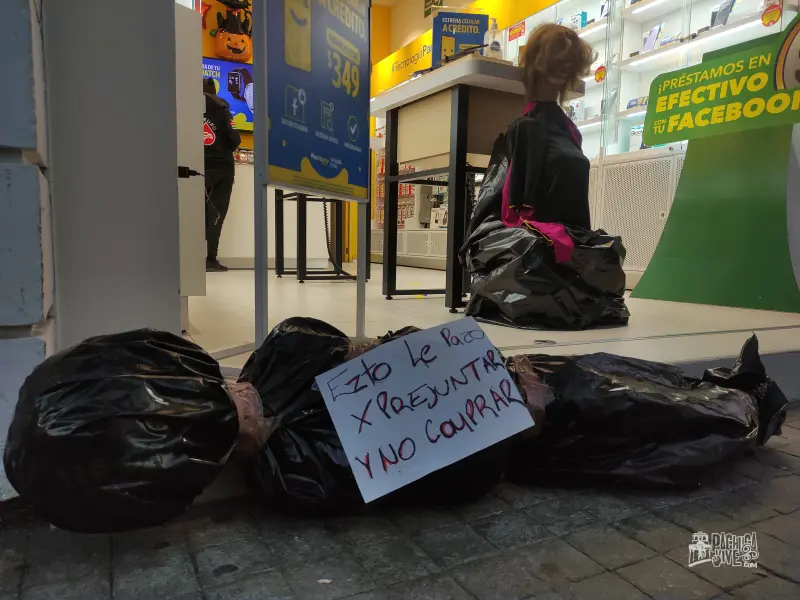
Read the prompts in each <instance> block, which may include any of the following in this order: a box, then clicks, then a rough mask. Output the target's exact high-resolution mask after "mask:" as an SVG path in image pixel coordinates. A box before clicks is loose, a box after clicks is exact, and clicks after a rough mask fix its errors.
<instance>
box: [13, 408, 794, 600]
mask: <svg viewBox="0 0 800 600" xmlns="http://www.w3.org/2000/svg"><path fill="white" fill-rule="evenodd" d="M787 423H788V425H787V426H785V427H784V436H783V437H780V438H773V440H771V441H770V443H769V448H759V449H758V452H757V453H756V454H755V456H753V457H752V458H749V459H746V460H744V461H741V462H739V463H735V464H734V465H731V467H730V468H726V469H725V473H724V474H723V475H722V476H718V477H716V478H714V479H712V480H711V481H709V482H708V484H707V485H705V486H703V487H702V488H700V489H699V490H698V491H696V492H693V493H681V494H674V493H673V494H667V493H652V492H649V493H635V492H632V491H628V490H625V489H621V488H619V489H617V488H615V489H613V490H603V491H600V490H591V489H581V490H574V489H573V490H559V489H544V488H523V487H517V486H514V485H510V484H502V485H501V486H499V487H497V488H495V490H494V491H493V493H491V494H490V495H489V496H487V497H485V498H483V499H482V500H480V501H478V502H476V503H474V504H470V505H466V506H463V505H462V506H448V507H445V506H442V507H436V508H430V509H425V510H422V509H413V510H412V509H404V510H394V511H390V512H381V513H375V514H370V515H368V516H361V517H350V518H339V519H328V520H315V519H308V520H293V519H286V518H281V517H279V516H276V515H274V514H270V512H269V511H268V510H267V509H266V508H265V507H264V506H262V505H260V504H259V502H258V500H256V499H246V500H242V501H228V502H224V503H220V504H214V505H207V506H205V507H203V508H199V509H197V510H195V511H193V512H192V513H191V514H189V515H187V516H186V517H185V518H183V519H181V520H180V521H178V522H175V523H172V524H170V525H168V526H165V527H162V528H159V529H154V530H149V531H141V532H134V533H128V534H122V535H113V536H109V535H96V536H81V535H75V534H68V533H66V532H62V531H57V530H54V529H52V528H50V527H49V526H48V525H46V524H43V523H40V522H37V521H33V520H25V519H22V518H21V517H20V516H19V515H17V516H16V517H15V518H12V519H10V520H7V521H6V522H0V600H112V599H113V600H337V599H345V598H347V599H349V600H462V599H463V600H514V599H538V600H647V599H648V598H652V599H655V600H710V599H713V600H717V599H722V598H728V599H732V600H789V599H791V600H797V599H798V598H800V561H798V560H797V553H798V552H800V411H796V410H795V411H792V412H790V414H789V418H788V421H787ZM698 531H704V532H707V533H721V532H726V533H751V532H755V533H756V539H757V544H758V552H759V556H758V559H757V563H758V567H757V568H755V569H750V568H744V567H731V566H720V567H714V566H712V565H711V564H704V565H700V566H698V567H695V568H689V567H688V557H689V544H690V543H691V541H692V534H693V533H694V532H698Z"/></svg>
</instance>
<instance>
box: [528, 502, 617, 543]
mask: <svg viewBox="0 0 800 600" xmlns="http://www.w3.org/2000/svg"><path fill="white" fill-rule="evenodd" d="M524 511H525V513H526V514H527V515H528V517H529V518H530V519H531V521H532V522H533V523H534V524H536V525H540V526H544V527H546V528H547V529H549V530H550V531H552V532H553V533H554V534H555V535H558V536H562V535H567V534H568V533H572V532H573V531H578V530H579V529H584V528H586V527H591V526H592V525H596V524H598V523H600V522H601V521H602V519H600V517H598V516H597V515H593V514H592V513H590V512H588V511H584V510H579V509H575V508H572V507H570V506H569V505H565V504H560V503H558V502H542V503H541V504H536V505H534V506H529V507H527V508H525V509H524Z"/></svg>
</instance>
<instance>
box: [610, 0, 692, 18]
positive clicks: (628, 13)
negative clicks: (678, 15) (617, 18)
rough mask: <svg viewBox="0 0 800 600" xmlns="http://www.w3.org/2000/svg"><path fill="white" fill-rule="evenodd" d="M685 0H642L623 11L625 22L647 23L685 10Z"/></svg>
mask: <svg viewBox="0 0 800 600" xmlns="http://www.w3.org/2000/svg"><path fill="white" fill-rule="evenodd" d="M683 6H684V0H641V2H637V3H635V4H632V5H630V6H629V7H628V8H626V9H625V10H624V11H622V20H623V21H633V22H634V23H645V22H649V21H653V20H654V19H657V18H658V17H661V16H663V15H668V14H669V13H673V12H676V11H679V10H683Z"/></svg>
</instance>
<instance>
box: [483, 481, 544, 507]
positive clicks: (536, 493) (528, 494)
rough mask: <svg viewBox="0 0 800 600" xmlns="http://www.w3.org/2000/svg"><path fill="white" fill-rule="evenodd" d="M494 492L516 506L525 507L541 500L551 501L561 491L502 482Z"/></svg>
mask: <svg viewBox="0 0 800 600" xmlns="http://www.w3.org/2000/svg"><path fill="white" fill-rule="evenodd" d="M493 492H494V493H495V494H496V495H497V496H498V497H499V498H501V499H502V500H503V501H504V502H506V503H508V504H510V505H511V506H513V507H514V508H525V507H528V506H533V505H534V504H539V503H540V502H549V501H550V500H552V499H553V498H555V497H556V496H557V495H558V492H559V491H558V490H551V489H548V488H535V487H528V486H524V487H523V486H518V485H514V484H513V483H502V484H500V485H499V486H497V487H496V488H495V489H494V490H493Z"/></svg>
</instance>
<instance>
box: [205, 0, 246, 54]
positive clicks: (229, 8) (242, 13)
mask: <svg viewBox="0 0 800 600" xmlns="http://www.w3.org/2000/svg"><path fill="white" fill-rule="evenodd" d="M202 14H203V56H205V57H207V58H219V59H222V60H230V61H234V62H239V63H246V64H252V63H253V38H252V0H204V2H203V4H202Z"/></svg>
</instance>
